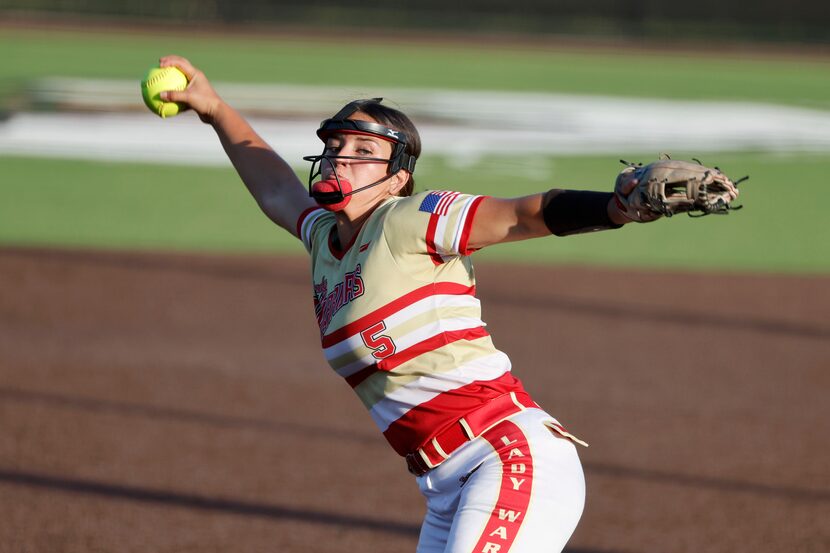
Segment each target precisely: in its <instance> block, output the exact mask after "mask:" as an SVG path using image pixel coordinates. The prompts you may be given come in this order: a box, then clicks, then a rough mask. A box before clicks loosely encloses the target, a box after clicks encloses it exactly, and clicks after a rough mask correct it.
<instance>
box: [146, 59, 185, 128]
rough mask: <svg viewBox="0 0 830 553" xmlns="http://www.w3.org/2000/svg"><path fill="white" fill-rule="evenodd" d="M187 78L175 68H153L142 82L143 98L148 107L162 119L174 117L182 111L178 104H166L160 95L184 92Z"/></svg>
mask: <svg viewBox="0 0 830 553" xmlns="http://www.w3.org/2000/svg"><path fill="white" fill-rule="evenodd" d="M185 88H187V77H186V76H185V74H184V73H182V72H181V71H179V70H178V69H177V68H175V67H152V68H150V70H149V71H148V72H147V76H146V77H144V80H143V81H141V96H142V97H143V98H144V103H145V104H147V107H148V108H149V109H150V111H152V112H153V113H155V114H156V115H158V116H159V117H161V118H165V117H173V116H174V115H177V114H178V113H179V111H180V110H181V109H182V106H181V105H179V104H178V103H176V102H165V101H163V100H162V99H161V98H159V93H160V92H164V91H165V90H184V89H185Z"/></svg>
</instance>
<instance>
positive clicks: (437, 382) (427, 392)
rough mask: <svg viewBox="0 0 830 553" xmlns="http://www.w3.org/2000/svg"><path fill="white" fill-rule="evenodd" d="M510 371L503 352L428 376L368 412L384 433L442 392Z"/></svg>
mask: <svg viewBox="0 0 830 553" xmlns="http://www.w3.org/2000/svg"><path fill="white" fill-rule="evenodd" d="M509 370H510V360H509V359H508V358H507V356H506V355H505V354H504V353H502V352H496V353H494V354H492V355H488V356H486V357H481V358H479V359H476V360H475V361H474V362H472V363H469V364H467V365H461V366H459V367H456V368H455V369H453V370H452V371H448V372H442V373H440V374H436V375H425V376H422V377H420V378H417V379H415V380H413V381H412V382H409V383H408V384H406V385H404V386H401V387H400V388H398V389H397V390H395V391H393V392H391V393H389V394H387V395H386V396H385V397H384V398H383V399H381V400H380V401H378V402H377V403H375V405H374V406H372V408H371V409H370V411H369V414H370V415H371V416H372V420H374V421H375V424H377V425H378V427H379V428H380V430H381V432H385V431H386V429H387V428H389V426H390V425H391V424H392V423H394V422H395V421H396V420H398V419H399V418H401V417H402V416H404V415H405V414H406V413H408V412H409V410H410V409H411V408H412V407H413V406H416V405H420V404H422V403H425V402H427V401H429V400H431V399H433V398H435V397H436V396H438V395H440V394H441V393H443V392H447V391H449V390H454V389H456V388H461V387H462V386H466V385H467V384H470V383H472V382H475V381H477V380H494V379H496V378H498V377H500V376H501V375H503V374H504V373H506V372H508V371H509Z"/></svg>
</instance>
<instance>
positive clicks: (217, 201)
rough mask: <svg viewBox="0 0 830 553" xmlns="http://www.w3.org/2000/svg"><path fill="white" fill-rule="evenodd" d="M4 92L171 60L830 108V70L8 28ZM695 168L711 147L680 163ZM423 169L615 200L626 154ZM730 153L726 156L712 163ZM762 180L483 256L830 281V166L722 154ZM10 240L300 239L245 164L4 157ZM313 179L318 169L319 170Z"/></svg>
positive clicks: (301, 74) (436, 183) (427, 179)
mask: <svg viewBox="0 0 830 553" xmlns="http://www.w3.org/2000/svg"><path fill="white" fill-rule="evenodd" d="M0 48H1V49H2V51H3V52H4V53H5V54H6V55H5V56H3V57H2V58H0V97H2V96H3V95H8V94H12V93H13V92H14V91H20V90H23V87H24V85H25V83H26V82H29V81H30V80H32V79H35V78H38V77H44V76H68V77H89V78H124V79H135V80H136V81H138V80H139V79H140V78H141V77H142V76H143V75H144V73H145V71H146V69H147V68H148V67H149V66H150V65H152V64H153V63H155V61H156V60H157V59H158V57H159V56H161V55H163V54H165V53H174V52H175V53H179V54H182V55H185V56H188V57H190V58H191V59H192V60H193V61H194V62H195V63H196V64H197V65H199V66H200V67H201V68H202V69H204V70H205V71H206V73H208V75H209V76H211V78H213V79H214V80H216V81H237V82H284V83H296V84H317V85H326V84H330V85H332V86H337V87H341V88H347V89H349V90H350V91H352V93H354V94H359V93H360V92H359V91H361V90H365V89H367V88H372V89H382V88H383V87H424V88H431V87H439V88H451V89H452V88H455V89H477V90H478V89H491V90H512V91H519V90H520V91H540V92H561V93H574V94H598V95H616V96H628V97H654V98H658V97H659V98H675V99H677V98H680V99H707V100H738V101H744V102H753V101H763V102H773V103H780V104H788V105H797V106H807V107H813V108H819V109H830V95H828V94H827V91H828V90H830V58H820V57H813V58H796V57H794V56H791V55H790V56H786V57H785V56H770V57H768V58H762V57H760V56H759V55H758V54H753V55H744V54H740V53H739V52H738V51H735V52H733V53H731V54H723V55H715V54H712V53H710V54H705V55H701V56H692V55H691V54H686V55H680V54H677V53H675V54H668V53H660V52H644V51H639V52H638V51H633V50H625V49H617V50H611V49H605V50H602V49H593V50H587V49H583V50H578V49H564V48H557V47H555V46H553V45H551V46H547V47H535V48H532V47H529V46H527V47H522V46H517V45H514V46H511V47H509V48H507V47H504V45H502V46H497V45H493V46H488V45H483V44H469V45H464V44H460V43H459V44H448V43H444V44H431V45H430V44H426V43H423V42H420V43H417V44H416V43H407V42H405V41H404V42H388V43H383V42H373V43H372V42H360V41H357V40H355V41H345V42H344V41H341V40H340V39H339V37H334V38H332V39H331V40H321V39H320V38H315V39H310V38H309V39H297V38H291V39H287V38H279V37H274V38H268V37H265V36H263V35H257V36H248V37H246V36H242V35H238V34H237V35H228V36H218V35H216V36H207V35H197V34H188V33H183V34H182V33H177V32H176V31H175V30H168V31H166V32H164V33H156V34H141V33H136V32H123V31H118V32H96V33H80V32H73V31H68V30H55V29H52V30H48V31H47V30H24V29H7V28H6V29H2V30H0ZM672 153H673V154H674V157H676V158H683V157H691V155H693V154H700V152H694V153H688V152H672ZM653 156H654V152H650V153H647V154H646V155H636V154H625V153H622V152H621V153H620V155H619V156H613V157H612V156H593V157H590V156H589V157H549V158H539V157H536V158H527V159H516V158H494V157H491V158H488V159H487V160H485V161H483V162H481V163H479V164H477V165H471V166H463V167H458V166H452V165H450V164H449V160H443V159H440V158H438V159H436V158H433V159H424V160H422V161H421V162H419V168H418V184H419V188H421V189H423V188H426V187H429V188H455V189H460V190H465V191H470V192H478V193H485V194H493V195H499V196H518V195H522V194H527V193H531V192H536V191H541V190H545V189H547V188H550V187H552V186H558V187H574V188H578V187H585V188H594V189H601V190H609V189H610V188H611V182H612V180H613V177H614V175H615V174H616V172H617V171H618V170H619V168H620V166H619V165H618V164H617V163H616V159H617V157H626V158H630V159H635V160H644V161H645V160H648V159H651V158H652V157H653ZM712 157H715V156H712ZM704 161H706V162H708V163H717V164H719V165H720V166H721V167H722V168H723V169H724V170H726V171H727V172H728V173H731V174H734V175H737V176H742V175H743V174H746V173H748V174H750V175H751V176H752V179H751V180H750V181H749V182H748V183H747V184H746V185H745V186H743V187H742V190H743V195H742V201H743V203H744V204H745V205H746V208H745V209H744V210H742V211H739V212H736V213H733V214H730V215H729V216H725V217H716V216H712V217H707V218H705V219H702V220H692V219H689V218H687V217H685V216H683V217H676V218H674V219H672V220H670V221H659V222H657V223H654V224H649V225H629V226H628V227H626V228H625V229H622V230H620V231H614V232H604V233H596V234H592V235H585V236H576V237H570V238H567V239H554V238H550V239H547V240H545V241H542V240H537V241H532V242H527V243H519V244H510V245H502V246H496V247H493V248H490V249H488V250H485V251H483V252H481V254H478V255H479V256H480V257H483V258H490V259H496V258H498V259H510V260H522V261H526V260H532V261H536V262H569V263H588V264H607V263H611V264H620V265H637V266H643V265H645V266H654V267H678V268H696V269H735V270H759V271H784V272H827V271H828V270H830V233H828V232H827V231H826V230H825V228H824V225H823V221H824V220H825V219H826V216H825V214H824V209H823V205H822V202H821V201H820V200H819V199H820V198H821V197H823V193H824V192H825V189H826V183H825V182H824V180H826V179H825V178H824V175H827V174H830V156H828V155H826V154H823V155H820V154H793V155H788V156H773V155H767V154H753V153H741V154H739V153H734V154H718V155H717V159H709V156H707V158H706V159H704ZM0 166H2V169H3V177H2V179H0V243H5V244H56V245H76V246H93V247H106V248H150V249H157V248H164V249H179V250H220V251H279V252H293V253H298V254H299V253H300V252H301V251H302V249H301V248H300V246H299V245H298V244H297V243H296V241H295V240H294V239H293V238H291V237H290V236H288V235H287V234H286V233H284V232H282V231H281V230H280V229H278V228H276V227H274V226H273V225H271V224H270V223H269V222H268V221H267V220H266V219H265V217H264V216H262V215H260V214H259V211H258V210H257V208H256V206H255V204H254V202H253V201H252V200H251V199H250V198H249V197H248V196H247V194H246V192H245V191H244V188H243V187H242V186H241V184H240V183H239V180H238V177H237V176H236V174H235V173H234V172H233V171H232V170H231V169H209V168H194V167H186V168H185V167H156V166H146V165H131V164H118V163H91V162H82V161H63V160H44V159H36V160H35V159H26V158H14V157H6V158H0ZM303 172H304V171H303Z"/></svg>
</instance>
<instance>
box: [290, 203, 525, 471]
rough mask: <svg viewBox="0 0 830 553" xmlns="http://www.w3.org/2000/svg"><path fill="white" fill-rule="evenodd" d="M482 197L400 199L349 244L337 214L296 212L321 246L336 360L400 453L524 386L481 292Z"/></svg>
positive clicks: (319, 265)
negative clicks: (484, 310) (476, 239)
mask: <svg viewBox="0 0 830 553" xmlns="http://www.w3.org/2000/svg"><path fill="white" fill-rule="evenodd" d="M483 198H484V197H483V196H474V195H467V194H460V193H457V192H448V191H441V192H436V191H432V192H424V193H420V194H417V195H415V196H412V197H407V198H402V197H394V198H389V199H387V200H385V201H384V202H382V203H381V204H380V205H379V206H378V207H377V208H376V209H375V210H374V211H373V212H372V213H371V215H370V216H369V217H368V219H367V220H366V222H365V223H364V224H363V226H362V227H361V229H360V231H359V232H358V233H357V235H356V236H355V237H354V239H353V241H352V243H351V244H347V245H345V247H343V248H342V249H338V248H336V247H335V245H334V243H333V242H332V238H333V236H334V233H335V232H336V230H335V229H336V225H335V216H334V214H333V213H331V212H328V211H325V210H323V209H321V208H312V209H309V210H306V211H305V212H304V213H303V214H302V215H300V217H299V220H298V222H297V235H298V236H299V237H300V238H301V239H302V241H303V244H304V245H305V247H306V249H307V250H308V251H309V253H310V254H311V263H312V279H313V287H314V288H313V292H314V310H315V315H316V318H317V323H318V325H319V327H320V337H321V342H322V347H323V352H324V355H325V357H326V360H327V361H328V363H329V364H330V365H331V367H332V369H334V371H335V372H336V373H337V374H338V375H340V376H341V377H342V378H344V379H345V380H346V382H347V383H348V384H349V385H350V386H351V387H352V389H354V391H355V392H356V393H357V395H358V397H359V398H360V400H361V401H362V403H363V405H364V406H365V407H366V408H367V409H368V410H369V413H370V415H371V417H372V419H373V420H374V422H375V423H376V424H377V426H378V427H379V428H380V430H381V431H382V432H383V434H384V436H385V437H386V439H387V441H388V442H389V443H390V445H391V446H392V447H393V448H394V449H395V451H396V452H398V453H399V454H400V455H406V454H408V453H410V452H413V451H415V450H417V449H418V448H419V447H421V446H422V445H423V444H424V443H426V442H427V441H428V440H429V439H430V438H431V437H432V436H434V435H435V434H436V433H437V432H440V431H441V430H442V429H444V428H447V427H448V426H450V425H452V424H454V423H455V422H456V421H458V420H459V419H460V418H461V417H463V416H464V415H465V414H466V413H468V412H470V411H471V410H473V409H475V408H477V407H479V406H481V405H483V404H484V403H486V402H488V401H489V400H491V399H493V398H495V397H498V396H501V395H503V394H505V393H508V392H511V391H520V390H522V386H521V383H520V382H519V381H518V380H517V379H516V378H514V377H513V376H512V374H511V373H510V369H511V366H510V360H509V359H508V357H507V355H505V354H504V353H503V352H501V351H499V350H497V349H496V348H495V346H494V345H493V342H492V340H491V338H490V335H489V334H488V333H487V330H486V325H485V323H484V322H483V321H482V319H481V306H480V303H479V300H478V299H477V298H476V294H475V292H476V286H475V276H474V271H473V266H472V262H471V259H470V254H471V253H472V250H471V249H470V247H469V245H468V240H469V236H470V229H471V226H472V222H473V220H474V217H475V213H476V210H477V208H478V206H479V205H480V203H481V201H482V200H483Z"/></svg>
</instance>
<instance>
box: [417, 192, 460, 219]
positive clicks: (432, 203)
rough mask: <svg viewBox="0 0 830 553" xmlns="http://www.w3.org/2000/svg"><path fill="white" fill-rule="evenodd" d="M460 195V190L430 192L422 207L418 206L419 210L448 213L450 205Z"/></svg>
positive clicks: (441, 213) (439, 213)
mask: <svg viewBox="0 0 830 553" xmlns="http://www.w3.org/2000/svg"><path fill="white" fill-rule="evenodd" d="M458 195H459V194H458V192H448V191H446V190H442V191H438V192H430V193H429V194H427V195H426V197H425V198H424V199H423V201H422V202H421V207H419V208H418V211H424V212H426V213H433V214H435V215H446V214H447V213H449V211H450V205H452V202H453V200H455V199H456V198H457V197H458Z"/></svg>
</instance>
